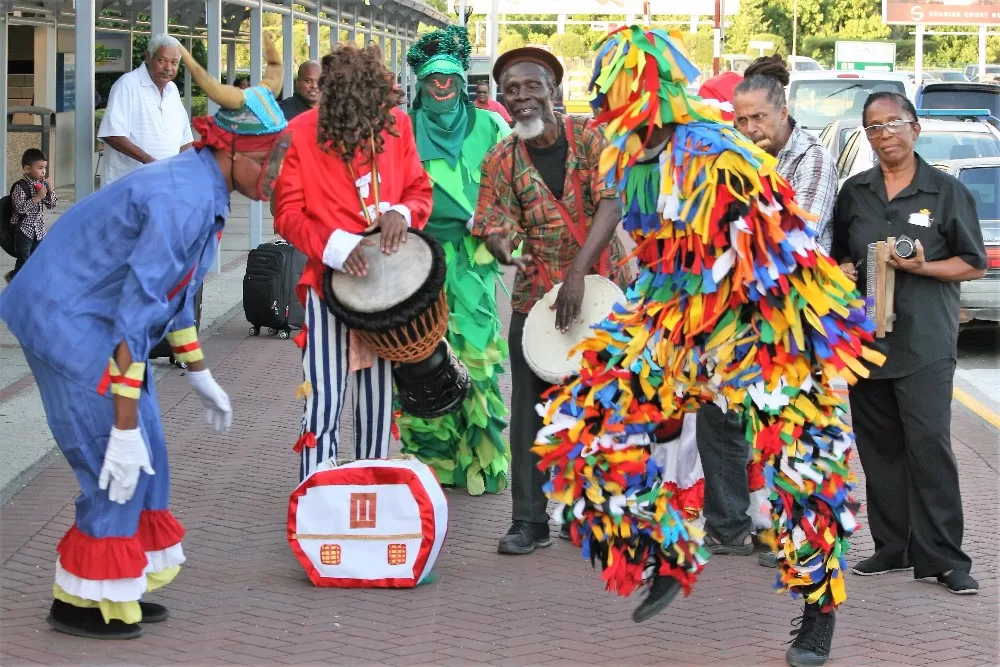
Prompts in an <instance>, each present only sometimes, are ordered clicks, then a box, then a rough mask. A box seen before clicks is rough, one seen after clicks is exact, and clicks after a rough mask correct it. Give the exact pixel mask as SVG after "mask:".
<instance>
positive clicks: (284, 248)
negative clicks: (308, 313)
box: [243, 241, 306, 339]
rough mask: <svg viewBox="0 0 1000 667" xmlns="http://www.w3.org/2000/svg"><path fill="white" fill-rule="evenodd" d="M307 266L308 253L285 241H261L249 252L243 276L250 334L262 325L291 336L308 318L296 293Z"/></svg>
mask: <svg viewBox="0 0 1000 667" xmlns="http://www.w3.org/2000/svg"><path fill="white" fill-rule="evenodd" d="M305 266H306V256H305V255H304V254H302V253H301V252H299V251H298V250H296V249H295V248H294V247H293V246H291V245H290V244H288V243H287V242H285V241H277V242H275V243H262V244H260V245H259V246H257V247H256V248H255V249H254V250H251V251H250V254H249V255H248V256H247V272H246V275H245V276H244V277H243V312H244V314H245V315H246V318H247V321H248V322H249V323H250V324H251V325H252V326H251V327H250V335H251V336H257V335H259V334H260V330H261V328H262V327H266V328H267V329H268V332H269V333H270V334H271V335H272V336H273V335H275V334H277V335H278V338H281V339H285V338H288V336H289V335H290V333H291V331H292V329H293V328H294V329H299V328H301V327H302V323H303V322H305V310H304V309H303V307H302V304H301V303H299V300H298V297H296V296H295V284H296V283H297V282H298V280H299V276H301V275H302V270H303V269H304V268H305Z"/></svg>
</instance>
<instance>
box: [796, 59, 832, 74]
mask: <svg viewBox="0 0 1000 667" xmlns="http://www.w3.org/2000/svg"><path fill="white" fill-rule="evenodd" d="M787 60H788V71H789V72H822V71H824V70H825V69H826V68H825V67H823V66H822V65H820V64H819V63H818V62H816V61H815V60H813V59H812V58H807V57H806V56H788V58H787Z"/></svg>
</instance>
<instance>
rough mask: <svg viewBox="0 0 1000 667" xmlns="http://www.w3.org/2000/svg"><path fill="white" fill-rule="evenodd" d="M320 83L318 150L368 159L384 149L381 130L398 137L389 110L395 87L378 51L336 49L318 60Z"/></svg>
mask: <svg viewBox="0 0 1000 667" xmlns="http://www.w3.org/2000/svg"><path fill="white" fill-rule="evenodd" d="M322 64H323V72H322V74H321V75H320V78H319V86H320V91H321V93H322V97H321V99H320V102H319V132H318V134H319V136H318V137H317V139H318V141H319V145H320V146H321V147H322V148H323V150H324V151H326V152H328V153H337V154H339V155H340V156H341V157H343V158H344V159H347V160H350V159H352V158H353V157H354V155H355V153H356V152H358V151H359V149H360V153H361V156H362V159H368V157H370V153H371V149H370V145H371V143H372V141H373V140H374V146H375V152H376V153H381V152H382V151H383V149H384V148H383V147H384V144H385V137H384V135H383V132H384V131H387V132H388V133H389V134H391V135H393V136H398V135H397V134H396V132H395V130H394V128H395V126H396V119H395V118H394V117H393V115H392V113H391V111H392V108H393V106H395V103H396V98H397V96H396V93H395V92H394V91H393V85H394V83H395V81H394V77H393V75H392V73H391V72H390V71H389V70H388V69H386V67H385V64H384V62H383V60H382V57H381V55H380V52H379V50H378V48H377V47H367V48H363V49H362V48H358V46H357V45H355V44H350V43H349V44H340V45H338V46H336V47H335V48H334V49H333V51H331V52H330V53H329V54H327V55H326V56H323V63H322Z"/></svg>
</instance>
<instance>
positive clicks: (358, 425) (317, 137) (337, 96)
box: [274, 44, 432, 479]
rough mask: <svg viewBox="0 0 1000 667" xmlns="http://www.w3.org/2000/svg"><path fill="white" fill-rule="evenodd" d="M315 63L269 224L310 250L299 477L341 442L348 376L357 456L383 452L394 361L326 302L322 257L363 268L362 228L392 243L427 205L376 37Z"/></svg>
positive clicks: (391, 248) (416, 223) (341, 266)
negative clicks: (314, 86)
mask: <svg viewBox="0 0 1000 667" xmlns="http://www.w3.org/2000/svg"><path fill="white" fill-rule="evenodd" d="M322 65H323V71H322V74H321V76H320V88H321V91H322V97H321V100H320V103H319V106H318V108H316V109H312V110H310V111H307V112H305V113H303V114H301V115H300V116H297V117H296V118H295V120H294V121H293V122H292V123H290V124H289V126H288V127H289V130H290V131H291V132H292V133H293V139H292V145H291V147H290V148H289V150H288V155H287V157H286V159H285V164H284V167H283V170H282V173H281V177H280V179H279V181H278V185H277V188H276V190H275V199H274V206H275V219H274V229H275V231H276V232H277V233H278V234H280V235H281V236H282V237H283V238H285V239H286V240H288V241H289V242H290V243H292V245H294V246H295V247H297V248H298V249H299V250H301V251H302V252H304V253H305V254H306V255H307V256H308V257H309V262H308V264H307V265H306V268H305V271H304V272H303V274H302V279H301V280H300V281H299V284H298V288H297V293H298V296H299V299H300V300H301V301H302V303H303V305H304V306H305V310H306V319H305V327H304V330H305V336H304V349H303V355H302V368H303V371H304V374H305V379H306V383H305V385H304V392H303V393H304V394H305V396H306V407H305V414H304V415H303V418H302V431H301V437H300V438H299V440H298V442H297V443H296V445H295V450H296V451H297V452H300V453H301V456H302V465H301V469H300V475H301V478H302V479H304V478H305V477H307V476H308V475H309V474H310V473H312V472H313V470H315V469H316V466H317V465H319V464H320V463H323V462H324V461H326V460H328V459H330V458H334V459H336V458H338V456H339V454H340V452H341V447H340V445H341V443H340V415H341V412H342V411H343V409H344V403H345V399H346V397H347V383H348V380H350V381H351V384H352V389H353V391H352V395H353V401H354V458H356V459H370V458H385V457H386V456H388V453H389V452H388V449H389V431H390V428H391V426H392V374H391V363H390V362H388V361H386V360H385V359H381V358H378V357H376V356H375V355H374V354H373V353H372V352H371V351H370V350H369V349H368V348H367V347H365V346H364V345H363V344H362V343H361V341H360V340H359V339H358V338H357V337H356V336H352V335H351V332H350V331H349V330H348V328H347V327H346V326H345V325H344V324H343V323H342V322H340V321H339V320H337V319H336V318H335V317H334V316H333V315H332V314H331V313H330V311H329V310H328V309H327V307H326V305H325V303H324V301H323V283H322V281H323V273H324V271H325V267H330V268H332V269H334V270H336V271H346V272H348V273H351V274H354V275H364V274H365V273H366V272H367V269H368V266H367V263H366V261H365V259H364V255H363V253H362V249H361V244H362V243H365V244H368V243H371V241H362V236H361V235H362V233H363V232H365V231H366V230H378V231H381V238H382V252H384V253H386V254H392V253H394V252H395V251H396V250H397V249H398V248H399V245H400V243H402V242H403V241H404V239H405V237H406V230H407V229H408V228H411V227H412V228H414V229H421V228H423V226H424V225H425V224H426V223H427V218H428V216H429V215H430V211H431V206H432V194H431V184H430V181H429V180H428V178H427V174H426V172H425V171H424V168H423V165H422V164H421V163H420V158H419V157H418V155H417V149H416V144H415V142H414V139H413V129H412V127H411V125H410V120H409V118H408V117H407V116H406V114H405V113H404V112H402V111H401V110H399V109H398V108H397V107H396V104H395V103H396V99H395V93H394V91H393V75H392V73H391V72H389V71H388V70H386V68H385V66H384V65H383V64H382V60H381V58H380V56H379V55H378V54H377V53H376V51H375V50H373V49H371V48H366V49H359V48H358V47H356V46H355V45H353V44H342V45H340V46H338V47H336V48H335V49H334V50H333V51H332V52H331V53H330V54H329V55H327V56H325V57H324V58H323V63H322ZM345 156H348V157H347V158H346V159H345ZM400 279H401V280H420V279H421V278H420V277H419V276H400Z"/></svg>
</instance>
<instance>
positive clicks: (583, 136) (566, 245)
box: [472, 114, 631, 313]
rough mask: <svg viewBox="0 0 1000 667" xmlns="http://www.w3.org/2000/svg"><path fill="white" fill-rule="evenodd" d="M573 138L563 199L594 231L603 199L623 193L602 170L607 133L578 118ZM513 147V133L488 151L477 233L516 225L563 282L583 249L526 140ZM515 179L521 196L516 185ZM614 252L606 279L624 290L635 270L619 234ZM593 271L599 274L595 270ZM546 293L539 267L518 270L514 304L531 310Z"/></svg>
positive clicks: (530, 247)
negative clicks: (577, 188) (576, 184)
mask: <svg viewBox="0 0 1000 667" xmlns="http://www.w3.org/2000/svg"><path fill="white" fill-rule="evenodd" d="M556 120H557V121H558V122H559V123H560V124H562V123H563V117H562V116H561V115H560V114H556ZM573 142H574V143H573V147H572V148H573V150H572V151H571V152H570V153H568V154H567V160H566V180H565V186H564V187H563V198H562V200H561V203H562V205H563V206H565V207H566V209H567V210H568V211H569V213H570V215H573V216H577V215H578V213H577V211H578V209H579V208H580V207H581V206H582V207H583V217H584V219H585V220H586V224H587V229H588V230H589V229H590V224H591V222H592V219H593V217H594V212H595V211H596V210H597V204H598V203H599V202H600V200H602V199H614V200H617V199H618V194H617V193H616V192H615V189H614V188H609V187H607V185H606V184H605V182H604V177H603V176H602V175H601V174H600V173H599V169H598V166H599V165H600V158H601V151H603V150H604V145H605V143H604V137H603V136H602V135H601V134H600V133H599V132H598V131H596V130H594V129H592V128H590V127H587V126H586V125H585V124H584V123H582V122H580V121H579V120H574V122H573ZM514 150H515V144H514V135H510V136H508V137H506V138H505V139H504V140H503V141H501V142H500V143H498V144H497V145H496V146H494V147H493V148H492V149H491V150H490V152H489V153H487V154H486V158H485V159H484V160H483V167H482V181H481V182H480V184H479V201H478V203H477V205H476V214H475V217H474V223H473V226H472V234H473V235H475V236H483V237H485V236H488V235H489V234H494V233H497V232H501V231H503V228H504V226H505V225H508V224H509V225H512V226H513V227H514V229H515V230H516V231H517V234H518V238H519V239H522V240H524V241H525V247H524V251H525V252H527V253H530V254H531V255H533V256H534V258H535V262H541V263H542V264H544V266H545V268H546V270H547V271H548V275H549V278H550V280H551V281H552V283H553V284H555V283H560V282H562V281H563V279H564V277H565V274H566V272H567V271H568V270H569V268H570V266H571V265H572V264H573V260H575V259H576V255H577V253H578V252H580V246H579V244H578V243H577V241H576V238H575V237H574V236H573V232H572V231H571V230H570V229H569V227H568V226H567V224H566V222H565V221H564V220H563V218H562V216H561V215H560V213H559V209H558V207H557V206H556V205H555V203H554V202H555V198H554V196H553V195H552V192H551V191H550V190H549V188H548V187H547V186H546V185H545V181H544V180H543V179H542V175H541V174H540V173H538V170H537V169H535V167H534V166H533V165H532V163H531V160H530V158H529V157H528V151H527V149H526V148H525V146H524V142H523V141H520V140H519V141H518V142H517V146H516V150H517V153H516V155H515V154H514ZM512 160H513V165H512V164H511V162H512ZM512 171H513V175H514V177H513V179H511V173H512ZM574 171H575V172H577V173H578V175H579V178H580V196H581V198H582V199H583V201H582V202H578V201H576V194H575V192H574V188H573V180H572V177H573V172H574ZM512 182H513V184H514V187H516V188H517V194H515V192H514V188H512V187H511V183H512ZM610 250H611V275H609V276H607V277H608V278H611V280H613V281H614V282H615V283H617V284H618V285H619V286H620V287H621V288H622V289H625V287H626V286H627V285H628V283H629V281H630V280H631V273H630V271H629V269H628V266H627V265H625V264H624V263H623V261H624V259H625V248H624V247H623V246H622V244H621V241H619V240H618V238H617V236H616V237H615V238H614V240H612V242H611V248H610ZM591 272H592V273H593V272H594V271H593V269H591ZM545 292H546V288H545V285H544V284H543V281H542V279H541V277H540V276H539V272H538V270H537V269H536V268H535V267H534V266H532V267H530V268H529V269H528V271H527V272H523V271H518V272H517V276H516V277H515V278H514V292H513V294H512V295H511V308H512V309H513V310H514V312H517V313H527V312H528V311H530V310H531V307H532V306H533V305H535V302H536V301H538V300H539V299H540V298H542V297H543V296H544V295H545Z"/></svg>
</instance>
